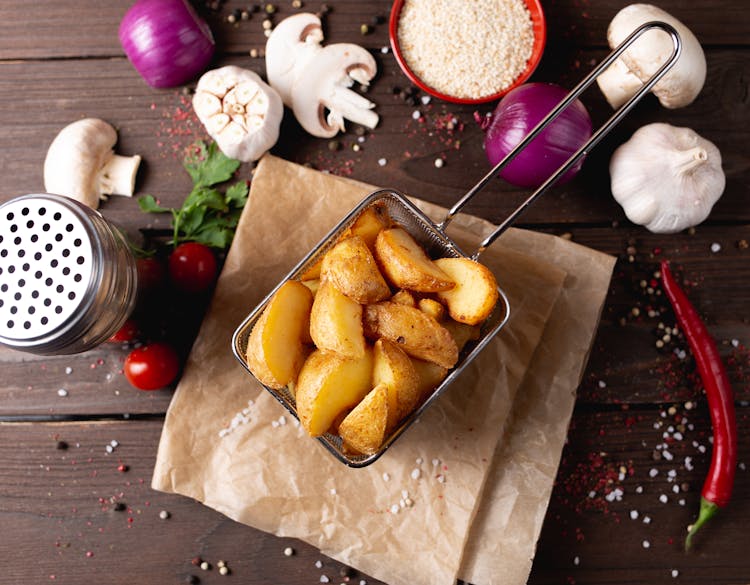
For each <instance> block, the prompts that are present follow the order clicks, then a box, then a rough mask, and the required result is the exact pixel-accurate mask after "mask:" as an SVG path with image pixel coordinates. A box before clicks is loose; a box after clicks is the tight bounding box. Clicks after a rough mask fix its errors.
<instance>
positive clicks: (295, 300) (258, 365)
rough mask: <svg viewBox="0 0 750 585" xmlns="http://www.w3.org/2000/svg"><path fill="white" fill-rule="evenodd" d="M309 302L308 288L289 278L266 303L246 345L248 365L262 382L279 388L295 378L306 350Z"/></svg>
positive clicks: (311, 296) (310, 298)
mask: <svg viewBox="0 0 750 585" xmlns="http://www.w3.org/2000/svg"><path fill="white" fill-rule="evenodd" d="M312 305H313V295H312V293H311V292H310V289H308V288H307V287H306V286H304V285H303V284H301V283H299V282H296V281H293V280H290V281H287V282H285V283H284V284H283V285H282V286H281V287H280V288H279V290H278V291H276V294H274V296H273V298H271V300H270V302H269V303H268V305H267V306H266V308H265V310H264V311H263V314H262V315H261V317H260V319H259V320H258V322H257V323H256V324H255V327H253V330H252V332H251V333H250V338H249V340H248V345H247V363H248V367H249V368H250V371H251V372H252V373H253V374H254V375H255V377H256V378H258V379H259V380H260V381H261V382H262V383H263V384H266V385H267V386H270V387H271V388H283V387H284V386H286V385H287V384H289V383H290V382H293V381H294V380H295V379H296V378H297V374H298V373H299V371H300V368H301V367H302V363H303V362H304V359H305V355H306V353H307V352H306V351H305V343H306V342H307V341H308V339H309V331H310V311H311V308H312Z"/></svg>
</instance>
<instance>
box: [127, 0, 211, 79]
mask: <svg viewBox="0 0 750 585" xmlns="http://www.w3.org/2000/svg"><path fill="white" fill-rule="evenodd" d="M119 37H120V44H122V47H123V49H124V50H125V54H126V55H127V57H128V59H129V60H130V62H131V63H132V64H133V67H135V69H136V71H138V73H140V74H141V77H143V79H145V80H146V83H148V84H149V85H150V86H152V87H175V86H177V85H181V84H183V83H185V82H187V81H190V80H191V79H193V78H194V77H196V76H197V75H198V74H199V73H202V72H203V71H205V70H206V68H207V67H208V64H209V63H210V62H211V58H212V57H213V54H214V49H215V43H214V38H213V35H212V34H211V29H210V28H209V27H208V24H206V22H205V21H204V20H202V19H201V18H200V17H199V16H198V15H197V14H196V12H195V10H194V9H193V7H192V6H190V4H189V3H188V2H187V1H186V0H139V1H138V2H136V3H135V4H133V6H131V7H130V9H129V10H128V11H127V13H125V16H124V17H123V19H122V21H121V22H120V29H119Z"/></svg>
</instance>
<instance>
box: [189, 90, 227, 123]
mask: <svg viewBox="0 0 750 585" xmlns="http://www.w3.org/2000/svg"><path fill="white" fill-rule="evenodd" d="M193 109H194V110H195V111H196V113H199V114H200V115H202V116H206V117H210V116H213V115H214V114H218V113H219V112H221V100H220V99H219V98H218V97H216V96H215V95H213V94H211V93H208V92H205V91H202V92H200V93H196V94H195V96H194V97H193Z"/></svg>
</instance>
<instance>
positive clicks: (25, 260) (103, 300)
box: [0, 194, 138, 355]
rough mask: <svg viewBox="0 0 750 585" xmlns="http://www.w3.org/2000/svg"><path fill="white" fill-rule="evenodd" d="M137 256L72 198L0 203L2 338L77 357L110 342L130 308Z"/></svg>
mask: <svg viewBox="0 0 750 585" xmlns="http://www.w3.org/2000/svg"><path fill="white" fill-rule="evenodd" d="M137 281H138V278H137V270H136V263H135V258H134V257H133V255H132V254H131V252H130V249H129V247H128V244H127V242H126V241H125V239H124V238H123V236H122V234H120V232H119V231H118V230H116V229H115V228H113V227H112V226H111V225H110V224H109V223H108V222H107V220H105V219H104V218H103V217H102V215H101V214H100V213H99V212H97V211H95V210H93V209H91V208H89V207H87V206H85V205H83V204H81V203H79V202H78V201H75V200H73V199H70V198H68V197H63V196H60V195H51V194H32V195H23V196H20V197H16V198H15V199H12V200H10V201H8V202H6V203H4V204H3V205H0V343H1V344H3V345H6V346H8V347H11V348H13V349H17V350H20V351H25V352H29V353H34V354H40V355H55V354H72V353H79V352H83V351H86V350H88V349H91V348H93V347H95V346H97V345H99V344H100V343H102V342H104V341H106V340H107V339H109V338H110V337H111V336H112V335H113V334H114V333H115V332H116V331H117V330H118V329H120V327H122V325H123V324H124V322H125V320H126V319H127V318H128V316H129V315H130V313H131V312H132V310H133V308H134V306H135V301H136V292H137Z"/></svg>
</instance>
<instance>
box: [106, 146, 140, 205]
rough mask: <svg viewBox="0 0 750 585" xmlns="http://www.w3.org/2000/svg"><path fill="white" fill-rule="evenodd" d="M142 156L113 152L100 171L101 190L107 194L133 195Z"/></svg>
mask: <svg viewBox="0 0 750 585" xmlns="http://www.w3.org/2000/svg"><path fill="white" fill-rule="evenodd" d="M140 164H141V157H140V156H139V155H135V156H121V155H119V154H113V155H112V157H111V158H110V159H109V160H108V161H107V162H106V163H104V166H103V167H102V168H101V170H100V171H99V190H100V192H101V193H104V194H106V195H126V196H128V197H132V195H133V191H134V190H135V175H136V173H137V172H138V166H139V165H140Z"/></svg>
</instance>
